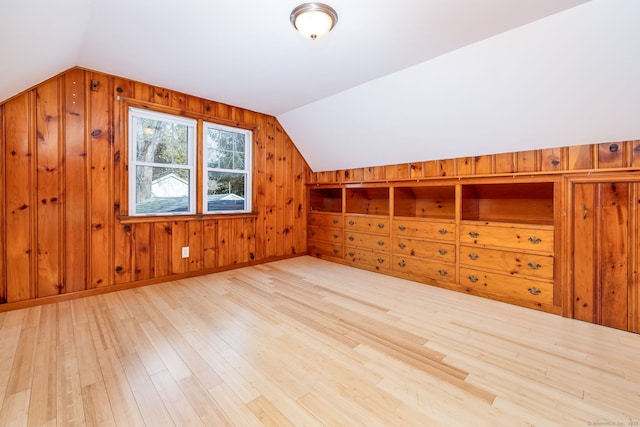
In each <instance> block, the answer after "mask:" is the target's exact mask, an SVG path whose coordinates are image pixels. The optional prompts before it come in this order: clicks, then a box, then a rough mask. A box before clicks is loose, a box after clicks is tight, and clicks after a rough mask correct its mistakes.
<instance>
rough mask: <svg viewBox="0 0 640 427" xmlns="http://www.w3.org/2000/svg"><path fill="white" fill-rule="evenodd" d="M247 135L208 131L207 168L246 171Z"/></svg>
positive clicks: (210, 129) (217, 130) (214, 130)
mask: <svg viewBox="0 0 640 427" xmlns="http://www.w3.org/2000/svg"><path fill="white" fill-rule="evenodd" d="M244 166H245V135H244V134H242V133H237V132H232V131H224V130H219V129H213V128H208V129H207V167H210V168H219V169H232V170H244Z"/></svg>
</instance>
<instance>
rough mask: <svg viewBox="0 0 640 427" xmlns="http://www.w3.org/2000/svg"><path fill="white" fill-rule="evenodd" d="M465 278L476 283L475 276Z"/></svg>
mask: <svg viewBox="0 0 640 427" xmlns="http://www.w3.org/2000/svg"><path fill="white" fill-rule="evenodd" d="M467 279H469V281H470V282H472V283H476V282H477V281H478V278H477V277H476V276H469V277H467Z"/></svg>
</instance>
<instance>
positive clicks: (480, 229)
mask: <svg viewBox="0 0 640 427" xmlns="http://www.w3.org/2000/svg"><path fill="white" fill-rule="evenodd" d="M460 243H461V244H465V245H478V246H482V247H487V246H489V247H490V246H496V247H504V248H513V249H519V250H523V251H524V250H526V251H537V252H547V253H553V227H551V226H540V227H496V226H488V225H483V224H461V225H460Z"/></svg>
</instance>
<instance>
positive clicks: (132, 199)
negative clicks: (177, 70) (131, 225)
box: [129, 107, 252, 216]
mask: <svg viewBox="0 0 640 427" xmlns="http://www.w3.org/2000/svg"><path fill="white" fill-rule="evenodd" d="M198 125H202V127H201V128H200V129H202V133H200V132H196V129H198ZM199 135H202V139H200V137H199ZM251 137H252V132H251V131H249V130H245V129H240V128H235V127H229V126H222V125H218V124H213V123H207V122H202V121H198V120H195V119H189V118H185V117H180V116H174V115H171V114H164V113H157V112H152V111H148V110H144V109H140V108H133V107H130V108H129V214H130V215H133V216H135V215H138V216H142V215H180V214H196V213H236V212H250V211H251V144H252V142H251ZM196 153H198V154H196ZM199 153H202V157H203V158H202V159H201V160H199V159H198V158H197V157H199V155H200V154H199ZM196 188H202V192H201V193H200V194H202V206H200V205H199V204H198V205H196V204H197V199H198V198H199V197H196Z"/></svg>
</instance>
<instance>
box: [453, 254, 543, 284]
mask: <svg viewBox="0 0 640 427" xmlns="http://www.w3.org/2000/svg"><path fill="white" fill-rule="evenodd" d="M460 265H464V266H468V267H471V268H481V269H485V268H488V269H491V270H498V271H503V272H505V273H509V274H517V275H522V276H527V277H533V278H539V279H544V280H553V256H551V255H534V254H525V253H521V252H511V251H503V250H499V249H485V248H480V247H477V246H460Z"/></svg>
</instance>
